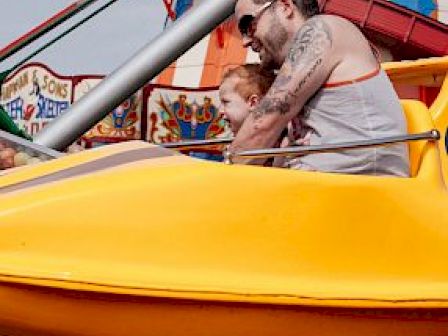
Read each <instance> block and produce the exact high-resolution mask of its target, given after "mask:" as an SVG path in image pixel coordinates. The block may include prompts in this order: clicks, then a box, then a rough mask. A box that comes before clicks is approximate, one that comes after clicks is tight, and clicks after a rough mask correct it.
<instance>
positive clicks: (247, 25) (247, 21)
mask: <svg viewBox="0 0 448 336" xmlns="http://www.w3.org/2000/svg"><path fill="white" fill-rule="evenodd" d="M275 1H276V0H272V1H269V2H266V3H265V4H264V5H263V6H261V7H260V8H259V9H258V10H257V11H256V12H255V13H254V14H253V15H251V14H247V15H243V16H242V17H241V19H240V21H239V22H238V30H239V31H240V33H241V35H243V36H253V33H254V32H255V29H256V24H257V21H258V19H259V18H260V17H261V15H262V14H263V13H264V11H265V10H266V9H268V8H269V7H270V6H271V5H272V4H273V3H274V2H275Z"/></svg>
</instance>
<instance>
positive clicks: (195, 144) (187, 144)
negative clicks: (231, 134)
mask: <svg viewBox="0 0 448 336" xmlns="http://www.w3.org/2000/svg"><path fill="white" fill-rule="evenodd" d="M232 141H233V138H222V139H219V138H218V139H209V140H185V141H179V142H166V143H161V144H159V145H160V146H162V147H165V148H172V149H189V148H203V147H210V146H217V145H228V144H230V143H231V142H232Z"/></svg>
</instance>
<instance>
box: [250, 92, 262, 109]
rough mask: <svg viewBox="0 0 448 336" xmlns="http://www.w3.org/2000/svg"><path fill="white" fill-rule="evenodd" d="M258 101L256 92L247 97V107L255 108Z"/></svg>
mask: <svg viewBox="0 0 448 336" xmlns="http://www.w3.org/2000/svg"><path fill="white" fill-rule="evenodd" d="M259 102H260V97H259V96H258V95H256V94H253V95H250V96H249V99H248V103H249V107H251V108H255V107H256V106H257V105H258V103H259Z"/></svg>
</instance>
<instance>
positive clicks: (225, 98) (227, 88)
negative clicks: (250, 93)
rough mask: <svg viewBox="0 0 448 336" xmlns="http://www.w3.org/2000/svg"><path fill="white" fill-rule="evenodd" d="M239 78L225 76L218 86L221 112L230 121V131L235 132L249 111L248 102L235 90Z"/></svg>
mask: <svg viewBox="0 0 448 336" xmlns="http://www.w3.org/2000/svg"><path fill="white" fill-rule="evenodd" d="M240 80H241V79H240V78H238V77H236V76H231V77H229V78H226V79H225V80H224V81H223V82H222V83H221V86H220V87H219V99H220V101H221V109H220V110H221V113H223V114H224V117H225V119H227V121H228V122H229V123H230V128H231V129H232V132H233V133H234V134H236V133H237V132H238V130H239V129H240V127H241V125H242V124H243V122H244V120H245V119H246V117H247V116H248V115H249V112H250V104H249V102H248V101H246V100H244V99H243V98H242V97H241V96H240V94H239V93H238V92H237V91H236V90H235V86H236V85H237V84H238V82H239V81H240Z"/></svg>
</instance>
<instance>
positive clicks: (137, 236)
mask: <svg viewBox="0 0 448 336" xmlns="http://www.w3.org/2000/svg"><path fill="white" fill-rule="evenodd" d="M441 95H444V96H445V97H442V98H441V100H440V102H441V101H442V99H445V104H446V102H447V101H448V94H447V90H446V87H445V88H444V89H443V90H442V92H441ZM439 104H442V103H439ZM403 106H404V108H405V111H406V115H407V117H408V121H409V131H410V132H412V133H416V132H423V131H428V130H430V129H432V128H434V122H433V118H432V117H431V113H430V112H429V111H428V109H427V108H426V107H425V106H424V105H423V104H422V103H420V102H416V101H403ZM445 106H446V105H445ZM445 112H446V109H445ZM437 125H438V127H440V126H441V124H437ZM445 127H446V126H445ZM441 148H442V147H439V145H438V144H437V143H435V142H427V141H426V142H425V141H422V142H416V143H412V144H410V155H411V160H412V175H413V176H412V177H411V178H393V177H380V176H355V175H342V174H324V173H315V172H300V171H292V170H285V169H276V168H265V167H250V166H237V165H224V164H221V163H214V162H206V161H202V160H198V159H193V158H189V157H185V156H182V155H179V154H177V153H174V152H172V151H169V150H167V149H163V148H159V147H156V146H152V145H149V144H145V143H143V142H129V143H122V144H117V145H112V146H109V147H107V148H106V147H105V148H101V149H96V150H91V151H86V152H82V153H77V154H73V155H70V156H66V157H63V158H60V159H56V160H53V161H49V162H45V163H41V164H38V165H36V166H30V167H25V168H21V169H18V170H15V171H12V172H10V173H8V174H5V175H3V176H1V177H0V334H7V335H44V334H48V335H184V336H185V335H319V336H321V335H394V336H396V335H446V334H448V268H447V267H446V265H447V263H448V261H447V260H448V211H447V209H448V193H447V190H446V184H445V182H444V177H443V174H444V172H443V168H442V163H441V162H442V161H443V160H445V155H446V153H445V151H443V153H442V152H441V151H440V149H441Z"/></svg>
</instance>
